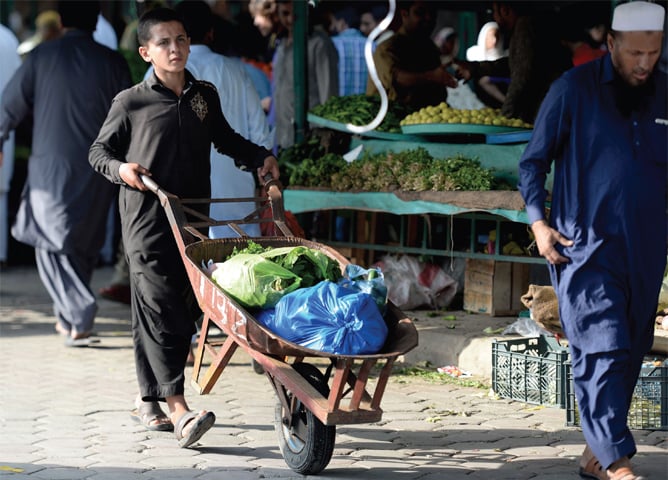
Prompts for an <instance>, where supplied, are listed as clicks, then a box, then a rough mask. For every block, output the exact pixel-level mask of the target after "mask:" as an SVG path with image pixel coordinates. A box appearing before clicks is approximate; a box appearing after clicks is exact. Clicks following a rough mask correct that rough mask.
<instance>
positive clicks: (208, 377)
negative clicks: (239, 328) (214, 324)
mask: <svg viewBox="0 0 668 480" xmlns="http://www.w3.org/2000/svg"><path fill="white" fill-rule="evenodd" d="M209 326H210V325H209V318H208V317H205V318H204V322H203V324H202V332H201V334H200V337H199V341H198V342H197V352H196V353H195V365H194V366H193V374H192V382H191V384H192V387H193V388H194V389H195V390H196V391H197V392H198V393H199V394H200V395H206V394H207V393H210V392H211V389H212V388H213V386H214V385H215V383H216V382H217V381H218V378H219V377H220V374H221V373H223V370H224V369H225V367H226V366H227V363H228V362H229V361H230V359H231V358H232V355H234V352H235V351H236V350H237V347H238V346H239V345H238V344H237V342H236V341H235V340H234V338H232V336H228V337H227V339H226V340H225V342H224V343H223V345H222V346H220V347H219V348H218V350H217V351H216V350H215V348H214V346H213V345H211V344H210V343H209V342H208V338H207V337H208V334H209ZM205 349H208V350H209V351H210V353H212V354H213V357H214V358H213V360H212V361H211V365H209V368H207V370H206V373H205V374H204V378H203V379H202V380H200V379H199V373H200V370H201V368H202V358H203V356H204V350H205Z"/></svg>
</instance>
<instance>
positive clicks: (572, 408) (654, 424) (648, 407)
mask: <svg viewBox="0 0 668 480" xmlns="http://www.w3.org/2000/svg"><path fill="white" fill-rule="evenodd" d="M566 403H567V405H566V425H568V426H571V427H573V426H578V425H580V411H579V410H578V405H577V400H576V399H575V390H574V389H573V371H572V369H571V364H570V363H567V364H566ZM628 425H629V428H631V429H636V430H668V365H667V364H665V363H664V364H663V365H662V366H659V367H656V366H643V367H642V369H641V370H640V376H639V377H638V383H636V387H635V389H634V391H633V398H632V400H631V408H630V409H629V416H628Z"/></svg>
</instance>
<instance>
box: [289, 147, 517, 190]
mask: <svg viewBox="0 0 668 480" xmlns="http://www.w3.org/2000/svg"><path fill="white" fill-rule="evenodd" d="M289 185H290V186H301V187H321V188H328V189H331V190H335V191H350V190H357V191H359V190H362V191H372V192H378V191H395V190H404V191H417V192H420V191H427V190H432V191H454V190H473V191H481V190H494V189H498V188H499V187H500V188H504V187H503V186H501V185H500V184H499V183H498V182H497V181H496V179H495V178H494V172H493V170H492V169H488V168H484V167H482V166H481V164H480V162H479V161H478V160H476V159H471V158H467V157H464V156H462V155H457V156H452V157H448V158H444V159H436V158H434V157H433V156H432V155H431V154H430V153H429V152H428V151H427V150H426V149H425V148H422V147H418V148H416V149H412V150H405V151H401V152H388V153H376V154H372V153H368V152H365V153H364V154H363V155H362V157H361V158H359V159H357V160H355V161H353V162H350V163H348V162H346V161H345V160H344V159H343V157H341V156H340V155H335V154H331V153H330V154H326V155H324V156H322V157H321V158H317V159H312V158H308V159H305V160H303V161H302V162H301V163H299V164H293V165H292V166H291V168H290V182H289Z"/></svg>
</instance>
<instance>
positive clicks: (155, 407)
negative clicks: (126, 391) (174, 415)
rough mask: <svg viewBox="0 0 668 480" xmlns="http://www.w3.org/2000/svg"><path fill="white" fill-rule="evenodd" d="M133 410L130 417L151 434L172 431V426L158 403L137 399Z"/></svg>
mask: <svg viewBox="0 0 668 480" xmlns="http://www.w3.org/2000/svg"><path fill="white" fill-rule="evenodd" d="M135 405H136V407H135V409H134V410H132V412H130V417H131V418H132V419H133V420H134V421H136V422H139V423H141V424H142V425H144V428H146V430H151V431H153V432H171V431H172V430H174V424H173V423H172V421H171V419H170V418H169V417H168V416H167V414H165V412H163V411H162V408H160V404H159V403H158V402H143V401H141V400H140V399H137V401H136V402H135Z"/></svg>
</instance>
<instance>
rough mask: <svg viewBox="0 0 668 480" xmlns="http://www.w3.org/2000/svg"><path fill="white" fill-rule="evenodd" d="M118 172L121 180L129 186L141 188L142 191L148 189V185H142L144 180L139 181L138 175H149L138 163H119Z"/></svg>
mask: <svg viewBox="0 0 668 480" xmlns="http://www.w3.org/2000/svg"><path fill="white" fill-rule="evenodd" d="M118 174H119V175H120V176H121V178H122V179H123V181H124V182H125V183H127V184H128V185H129V186H131V187H133V188H136V189H137V190H141V191H143V192H145V191H147V190H148V187H147V186H146V185H144V182H142V181H141V178H139V175H146V176H149V177H150V176H151V172H149V171H148V170H147V169H146V168H144V167H142V166H141V165H139V164H138V163H124V164H122V165H121V168H119V169H118Z"/></svg>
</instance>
